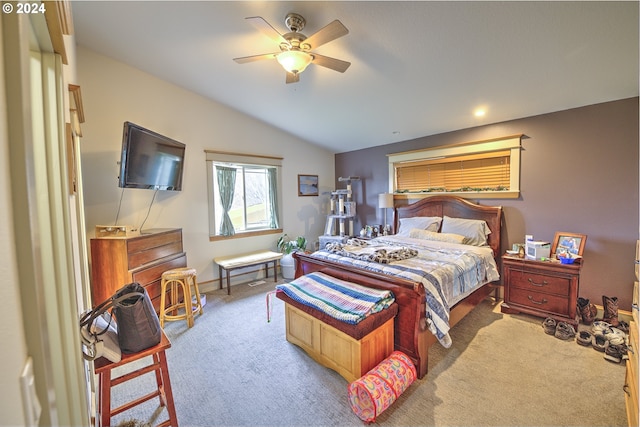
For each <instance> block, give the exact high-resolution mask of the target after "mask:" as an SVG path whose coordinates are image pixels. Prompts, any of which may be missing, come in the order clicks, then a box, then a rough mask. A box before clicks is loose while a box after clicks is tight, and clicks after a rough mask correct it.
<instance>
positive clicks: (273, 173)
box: [268, 168, 280, 228]
mask: <svg viewBox="0 0 640 427" xmlns="http://www.w3.org/2000/svg"><path fill="white" fill-rule="evenodd" d="M268 177H269V206H270V209H271V210H270V212H269V213H270V215H269V216H270V217H271V222H270V223H269V227H271V228H280V219H279V218H278V171H277V170H276V168H269V175H268Z"/></svg>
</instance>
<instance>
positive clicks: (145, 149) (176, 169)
mask: <svg viewBox="0 0 640 427" xmlns="http://www.w3.org/2000/svg"><path fill="white" fill-rule="evenodd" d="M185 147H186V146H185V144H183V143H181V142H178V141H175V140H173V139H171V138H167V137H166V136H162V135H160V134H158V133H156V132H153V131H150V130H149V129H145V128H143V127H142V126H138V125H136V124H134V123H131V122H125V123H124V132H123V136H122V153H121V158H120V177H119V182H118V186H119V187H121V188H144V189H149V190H172V191H181V190H182V171H183V169H184V151H185Z"/></svg>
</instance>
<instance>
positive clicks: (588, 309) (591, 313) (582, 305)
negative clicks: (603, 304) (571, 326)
mask: <svg viewBox="0 0 640 427" xmlns="http://www.w3.org/2000/svg"><path fill="white" fill-rule="evenodd" d="M577 305H578V315H579V316H580V318H581V319H582V323H584V324H585V325H590V324H592V323H593V321H594V320H596V315H597V314H598V309H597V308H596V306H595V304H591V303H590V302H589V300H588V299H587V298H578V304H577Z"/></svg>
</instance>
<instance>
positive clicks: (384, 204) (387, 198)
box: [378, 193, 393, 209]
mask: <svg viewBox="0 0 640 427" xmlns="http://www.w3.org/2000/svg"><path fill="white" fill-rule="evenodd" d="M378 207H379V208H380V209H386V208H392V207H393V194H391V193H382V194H379V195H378Z"/></svg>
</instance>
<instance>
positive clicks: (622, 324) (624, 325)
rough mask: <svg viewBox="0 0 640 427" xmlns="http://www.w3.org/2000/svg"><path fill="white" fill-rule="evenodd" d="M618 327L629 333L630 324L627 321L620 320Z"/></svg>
mask: <svg viewBox="0 0 640 427" xmlns="http://www.w3.org/2000/svg"><path fill="white" fill-rule="evenodd" d="M617 328H618V329H620V330H621V331H622V332H624V333H625V334H628V333H629V324H628V323H627V322H625V321H624V320H619V321H618V326H617Z"/></svg>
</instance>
